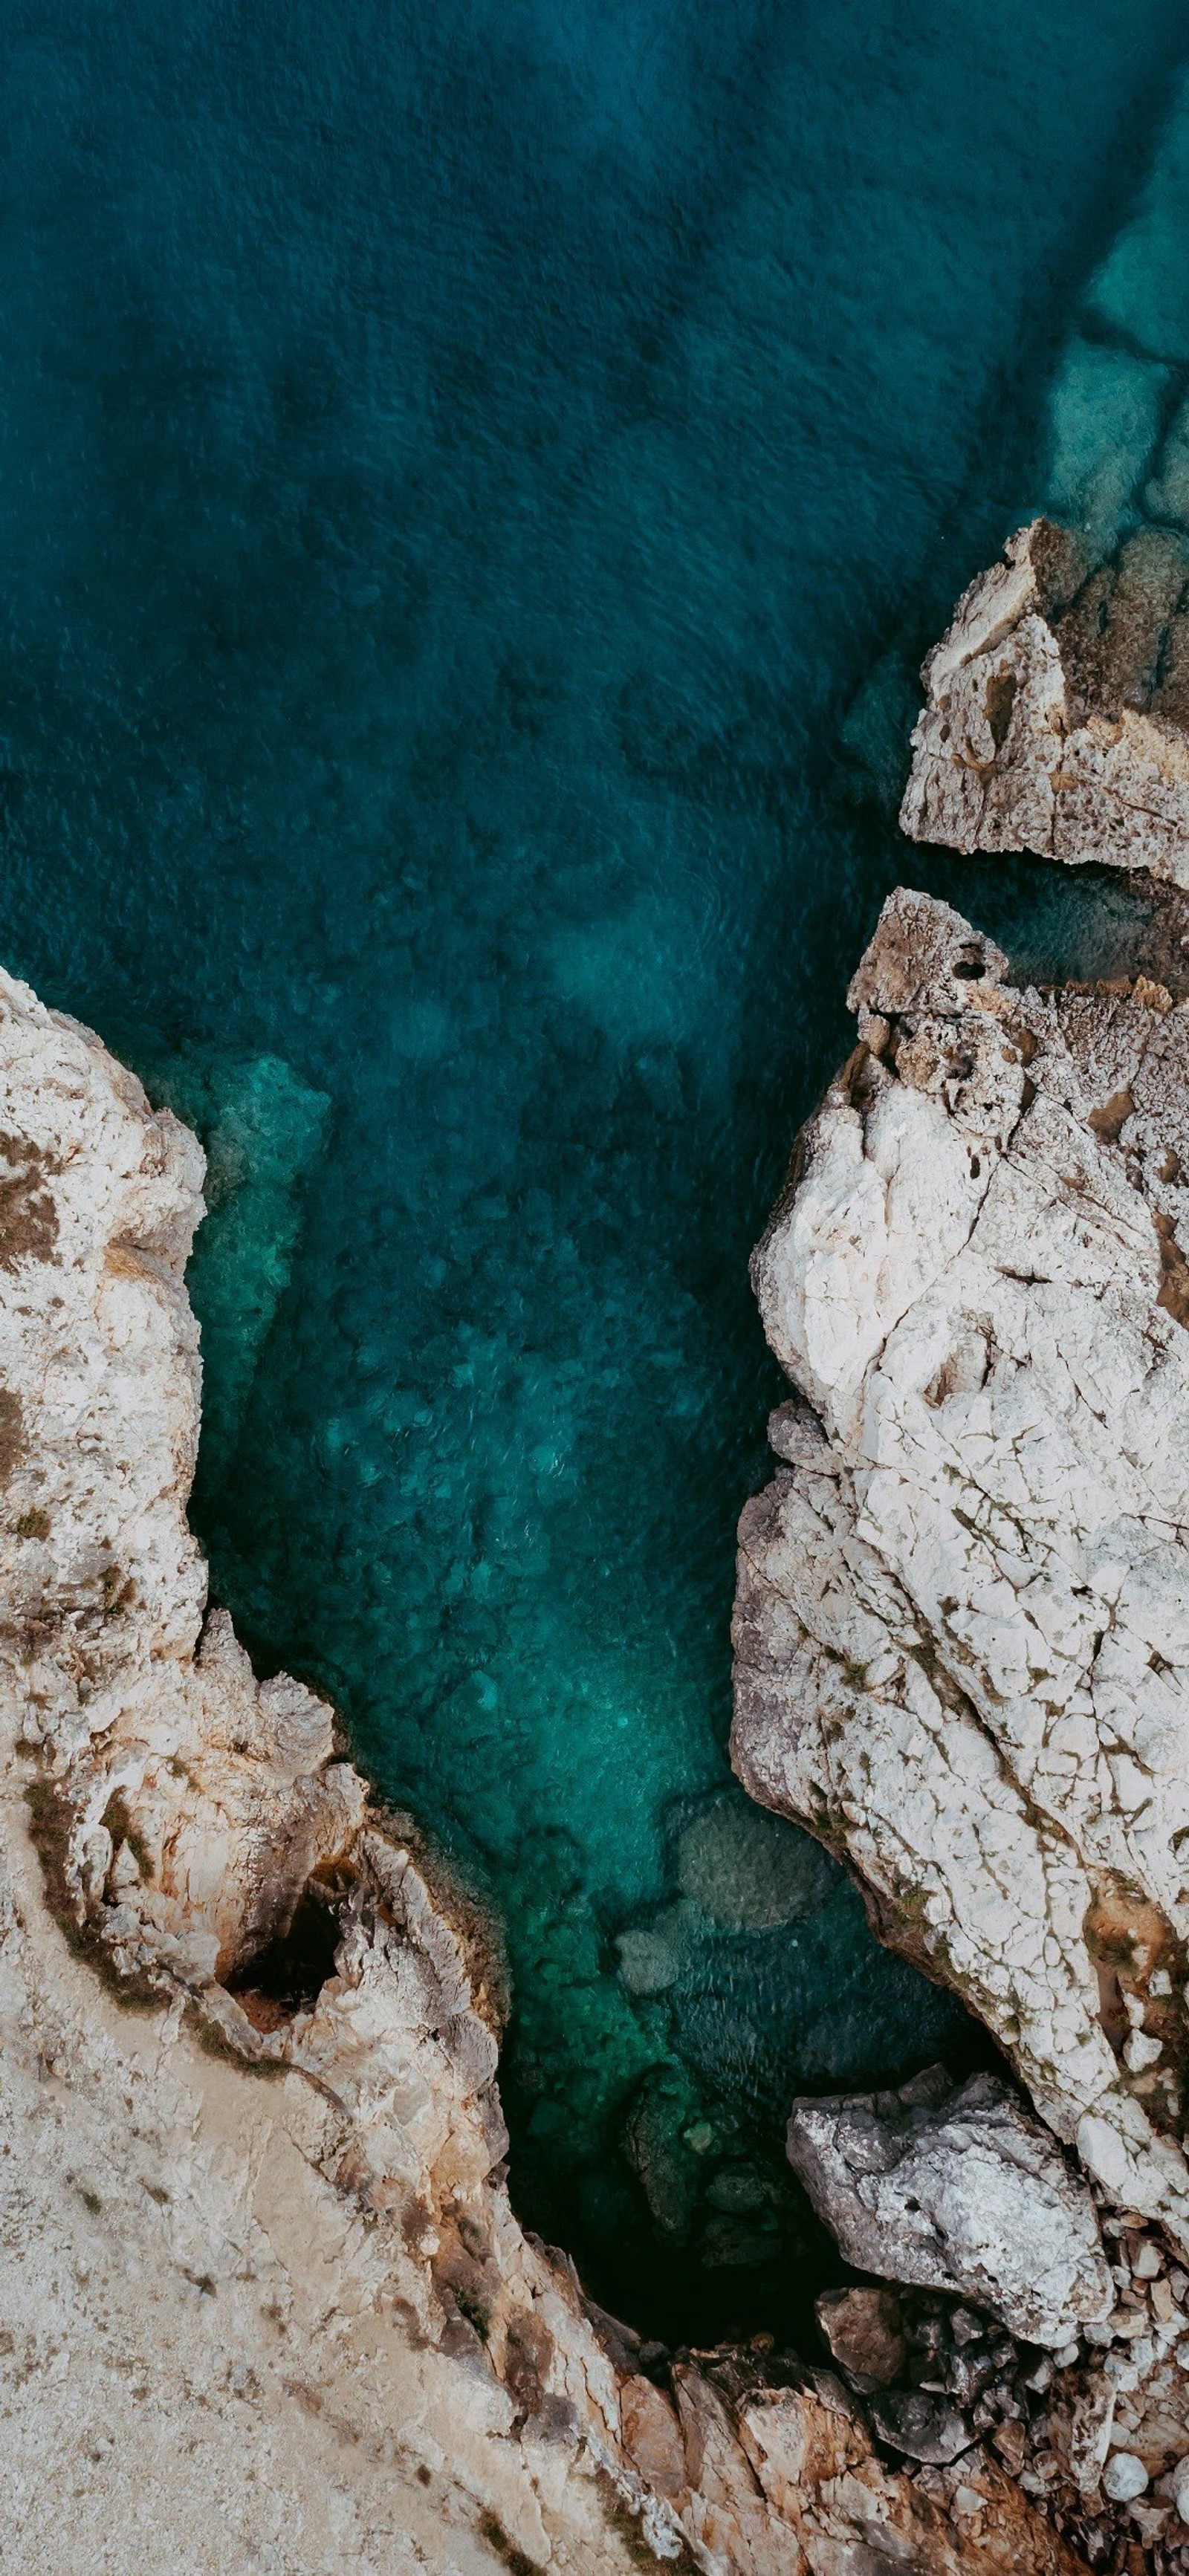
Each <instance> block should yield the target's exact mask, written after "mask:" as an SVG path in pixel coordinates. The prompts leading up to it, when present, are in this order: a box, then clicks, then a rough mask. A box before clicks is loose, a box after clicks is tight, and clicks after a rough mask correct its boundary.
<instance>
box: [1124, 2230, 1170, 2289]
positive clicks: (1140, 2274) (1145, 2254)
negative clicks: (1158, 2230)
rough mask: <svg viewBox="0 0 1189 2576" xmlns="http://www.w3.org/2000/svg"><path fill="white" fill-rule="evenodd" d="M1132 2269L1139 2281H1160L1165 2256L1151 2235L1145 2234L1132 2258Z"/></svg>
mask: <svg viewBox="0 0 1189 2576" xmlns="http://www.w3.org/2000/svg"><path fill="white" fill-rule="evenodd" d="M1131 2269H1132V2271H1133V2273H1134V2275H1135V2278H1136V2280H1137V2281H1158V2280H1159V2278H1160V2275H1161V2273H1162V2271H1163V2270H1164V2257H1163V2255H1162V2254H1161V2251H1160V2248H1159V2246H1158V2245H1153V2243H1152V2239H1151V2237H1150V2236H1145V2237H1144V2239H1143V2242H1142V2244H1140V2245H1138V2246H1137V2247H1136V2250H1135V2254H1134V2256H1133V2258H1132V2264H1131Z"/></svg>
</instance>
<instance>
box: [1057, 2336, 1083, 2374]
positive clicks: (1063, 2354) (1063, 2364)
mask: <svg viewBox="0 0 1189 2576" xmlns="http://www.w3.org/2000/svg"><path fill="white" fill-rule="evenodd" d="M1077 2357H1078V2347H1077V2345H1076V2343H1063V2344H1062V2346H1061V2349H1060V2351H1059V2352H1055V2353H1054V2355H1053V2359H1054V2361H1055V2363H1056V2365H1057V2368H1058V2370H1072V2369H1073V2365H1074V2363H1075V2361H1076V2360H1077Z"/></svg>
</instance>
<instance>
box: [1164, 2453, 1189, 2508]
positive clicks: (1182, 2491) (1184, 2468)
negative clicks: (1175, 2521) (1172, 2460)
mask: <svg viewBox="0 0 1189 2576" xmlns="http://www.w3.org/2000/svg"><path fill="white" fill-rule="evenodd" d="M1168 2483H1169V2488H1170V2491H1171V2494H1172V2500H1173V2503H1174V2504H1175V2506H1176V2508H1177V2512H1178V2514H1179V2515H1180V2518H1181V2521H1182V2522H1189V2459H1187V2460H1178V2461H1177V2464H1176V2467H1175V2469H1173V2470H1172V2472H1171V2474H1170V2477H1169V2481H1168Z"/></svg>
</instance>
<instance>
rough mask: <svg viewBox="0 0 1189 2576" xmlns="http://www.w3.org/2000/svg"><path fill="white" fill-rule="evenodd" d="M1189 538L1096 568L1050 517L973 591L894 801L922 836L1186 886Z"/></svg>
mask: <svg viewBox="0 0 1189 2576" xmlns="http://www.w3.org/2000/svg"><path fill="white" fill-rule="evenodd" d="M1187 601H1189V538H1187V537H1186V536H1185V534H1184V533H1183V531H1180V530H1173V529H1169V528H1143V529H1140V530H1139V531H1138V532H1137V533H1135V534H1134V535H1132V536H1131V537H1130V538H1128V539H1127V541H1126V542H1125V543H1124V544H1123V546H1122V547H1121V548H1120V550H1119V552H1118V553H1117V554H1116V555H1115V556H1114V557H1113V558H1112V559H1111V560H1110V561H1109V562H1108V563H1105V564H1102V565H1098V566H1095V567H1094V568H1093V569H1092V570H1091V569H1089V568H1088V566H1087V564H1086V561H1085V559H1084V557H1082V556H1081V555H1080V553H1079V551H1078V548H1077V546H1076V543H1075V541H1074V540H1073V539H1071V538H1069V537H1067V536H1066V535H1065V534H1064V533H1063V532H1062V531H1061V530H1059V529H1057V528H1054V527H1051V526H1050V525H1049V524H1048V523H1047V522H1046V521H1044V520H1037V521H1035V522H1034V523H1033V525H1032V526H1031V527H1028V528H1023V529H1021V530H1020V531H1019V532H1018V534H1017V535H1016V536H1014V537H1012V538H1011V539H1010V541H1009V543H1008V545H1007V547H1006V548H1005V551H1004V555H1003V559H1002V561H1001V562H999V563H997V564H995V565H993V566H992V567H991V569H990V571H989V572H985V573H981V574H980V575H979V577H978V579H977V580H976V581H973V582H972V583H971V585H970V587H969V589H968V590H967V591H966V592H964V594H963V596H962V598H961V599H960V600H959V602H958V606H957V608H956V610H955V612H954V617H953V621H952V623H951V625H950V627H949V630H948V632H947V633H946V635H945V636H944V637H943V638H942V641H941V643H940V644H938V645H937V646H935V648H934V650H933V652H932V653H931V654H930V655H929V657H928V660H927V661H926V663H925V666H924V669H923V672H922V675H921V676H922V679H923V681H924V684H925V689H926V704H925V708H924V711H923V713H922V714H921V716H920V719H919V721H918V723H917V725H916V728H915V731H914V733H913V737H912V743H913V761H912V770H911V774H910V777H909V782H908V786H907V788H906V790H905V795H904V801H903V804H902V806H901V811H900V821H901V825H902V827H903V829H904V831H906V832H907V833H908V834H909V835H910V837H911V838H912V839H914V840H918V841H939V842H943V843H946V844H947V845H948V846H949V847H951V848H953V849H958V850H968V851H969V850H1035V851H1037V852H1040V853H1041V854H1043V855H1045V856H1047V857H1051V858H1055V859H1063V860H1065V861H1066V862H1068V863H1069V864H1071V865H1080V864H1083V863H1086V862H1089V861H1098V862H1101V863H1102V864H1104V865H1107V866H1111V867H1123V868H1140V869H1146V870H1147V871H1148V872H1149V873H1150V874H1151V875H1152V876H1154V877H1156V878H1165V879H1168V880H1170V881H1171V882H1172V883H1174V884H1176V885H1179V886H1189V740H1187V739H1186V734H1185V731H1184V727H1185V725H1186V722H1187V721H1189V606H1187Z"/></svg>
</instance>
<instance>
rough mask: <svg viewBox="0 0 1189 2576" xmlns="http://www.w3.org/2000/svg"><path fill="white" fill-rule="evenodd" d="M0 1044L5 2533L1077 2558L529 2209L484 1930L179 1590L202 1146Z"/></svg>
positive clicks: (564, 2566) (732, 2553) (287, 2543)
mask: <svg viewBox="0 0 1189 2576" xmlns="http://www.w3.org/2000/svg"><path fill="white" fill-rule="evenodd" d="M0 1084H2V1087H3V1096H4V1106H3V1134H2V1138H0V1163H2V1168H0V1599H2V1604H3V1607H2V1612H0V1622H2V1625H0V1661H2V1666H3V1690H2V1694H0V1856H2V1857H3V1864H4V1866H3V1875H2V1882H0V2078H2V2080H0V2127H2V2128H3V2132H4V2136H3V2144H4V2147H5V2149H6V2150H8V2152H6V2153H5V2154H4V2155H3V2156H2V2157H0V2212H2V2217H0V2405H2V2406H3V2408H4V2410H5V2451H4V2456H5V2465H6V2470H7V2471H8V2476H7V2478H6V2493H5V2514H4V2523H3V2530H2V2531H0V2563H3V2564H4V2565H11V2566H13V2567H14V2568H16V2567H18V2566H19V2567H20V2568H21V2570H22V2571H23V2576H40V2571H45V2576H59V2571H60V2570H61V2568H62V2567H63V2565H67V2564H69V2565H71V2566H74V2565H82V2564H87V2565H95V2566H102V2567H103V2568H104V2569H105V2570H106V2571H108V2576H125V2571H127V2576H132V2571H134V2570H135V2571H137V2576H186V2571H189V2570H191V2569H192V2570H194V2571H195V2576H198V2571H199V2570H201V2571H203V2576H208V2571H216V2576H223V2572H224V2571H226V2576H239V2571H241V2570H245V2571H246V2570H248V2569H256V2568H260V2569H265V2570H267V2571H269V2576H338V2571H340V2570H342V2571H344V2576H345V2571H347V2570H351V2571H355V2570H357V2569H359V2568H361V2567H376V2568H381V2567H382V2568H383V2569H384V2570H385V2571H386V2576H403V2571H405V2570H406V2569H408V2570H412V2569H414V2568H426V2567H428V2568H433V2569H441V2570H442V2571H443V2576H447V2572H448V2571H455V2576H471V2571H477V2570H479V2569H480V2568H484V2567H492V2566H495V2565H503V2566H505V2567H509V2566H510V2567H514V2568H517V2569H519V2570H521V2571H523V2570H524V2569H526V2568H537V2567H550V2568H554V2569H556V2570H559V2571H573V2576H602V2572H603V2571H605V2576H611V2571H613V2570H616V2569H625V2568H626V2567H628V2566H629V2565H630V2564H632V2563H638V2560H639V2556H640V2554H641V2553H643V2554H644V2555H645V2556H648V2555H654V2556H656V2557H657V2558H658V2559H660V2560H662V2561H666V2562H668V2563H669V2564H684V2565H686V2566H696V2567H698V2568H700V2569H701V2570H703V2571H704V2572H705V2576H797V2571H798V2570H800V2569H802V2568H804V2567H811V2568H812V2569H814V2570H815V2571H821V2576H836V2571H841V2570H843V2569H845V2570H847V2571H852V2570H855V2571H857V2570H859V2569H863V2570H866V2569H867V2568H869V2567H871V2568H874V2567H875V2566H882V2565H885V2564H894V2565H896V2566H897V2567H898V2568H907V2569H919V2570H921V2571H928V2576H951V2571H955V2576H956V2571H957V2570H958V2569H959V2568H961V2569H968V2568H974V2569H983V2570H987V2571H995V2576H999V2571H1002V2576H1009V2571H1012V2570H1018V2569H1024V2570H1032V2569H1036V2570H1046V2571H1051V2576H1063V2571H1071V2570H1072V2569H1073V2567H1074V2566H1075V2563H1076V2562H1075V2561H1074V2560H1073V2558H1072V2557H1071V2555H1070V2553H1069V2551H1068V2550H1067V2549H1066V2548H1065V2546H1064V2544H1063V2543H1062V2541H1061V2539H1060V2537H1059V2536H1058V2535H1057V2534H1055V2533H1054V2532H1053V2531H1052V2530H1050V2529H1049V2528H1048V2527H1046V2524H1045V2523H1044V2521H1043V2520H1042V2519H1041V2517H1040V2516H1039V2515H1038V2514H1037V2512H1036V2511H1035V2510H1034V2509H1033V2506H1032V2504H1031V2503H1030V2501H1029V2499H1028V2497H1027V2495H1026V2494H1025V2493H1023V2492H1022V2491H1021V2489H1020V2488H1019V2487H1018V2486H1017V2485H1016V2483H1015V2482H1014V2479H1013V2478H1012V2477H1011V2475H1010V2474H1008V2472H1007V2471H1006V2470H1005V2469H1004V2468H1003V2467H1002V2466H1001V2465H1000V2464H999V2463H997V2462H996V2461H995V2460H994V2459H992V2458H991V2457H990V2456H989V2455H988V2456H983V2455H981V2454H979V2453H978V2452H977V2451H974V2452H971V2454H970V2455H969V2470H968V2475H967V2476H966V2482H965V2484H963V2485H961V2487H960V2489H959V2490H956V2491H955V2492H956V2493H960V2497H961V2501H960V2503H958V2502H956V2501H955V2496H954V2495H951V2493H950V2492H949V2490H948V2489H946V2488H945V2486H944V2484H943V2485H942V2486H941V2487H939V2488H938V2489H937V2490H936V2491H930V2490H927V2489H926V2488H925V2487H924V2486H922V2484H921V2482H920V2480H919V2479H914V2477H913V2476H912V2475H910V2474H909V2473H907V2472H906V2471H902V2470H899V2469H892V2468H888V2467H886V2466H884V2465H882V2464H881V2460H880V2458H879V2457H878V2455H877V2453H876V2451H875V2449H874V2447H873V2443H872V2438H871V2432H870V2428H869V2425H868V2423H867V2421H866V2419H865V2417H864V2416H863V2414H862V2412H861V2409H860V2408H859V2406H858V2404H857V2401H856V2400H855V2399H854V2398H853V2397H852V2396H851V2395H850V2394H849V2393H848V2392H847V2390H846V2389H845V2388H844V2386H843V2384H842V2382H841V2381H840V2380H839V2379H838V2378H837V2377H836V2376H835V2375H832V2374H830V2373H827V2372H815V2371H813V2370H806V2369H804V2368H802V2367H800V2365H798V2363H797V2362H796V2359H795V2357H793V2356H783V2357H782V2356H772V2357H771V2358H768V2359H764V2360H761V2359H760V2358H759V2357H758V2356H756V2355H754V2354H749V2355H731V2354H717V2355H716V2354H702V2355H699V2356H684V2357H683V2356H680V2355H678V2356H665V2355H663V2354H658V2351H657V2349H656V2348H655V2347H654V2348H649V2349H647V2350H646V2349H645V2348H642V2347H641V2345H640V2344H639V2341H638V2338H636V2337H635V2336H634V2335H632V2334H631V2333H630V2332H628V2331H627V2330H626V2329H623V2328H619V2327H616V2326H614V2325H613V2324H612V2323H611V2321H610V2320H608V2319H605V2318H602V2317H600V2315H599V2313H598V2312H597V2311H596V2310H594V2309H592V2308H590V2307H589V2306H588V2305H587V2303H586V2302H585V2301H584V2299H583V2297H582V2294H581V2291H580V2288H579V2285H578V2283H577V2281H576V2279H575V2276H574V2274H573V2270H572V2267H571V2266H570V2265H569V2264H568V2263H567V2261H566V2260H565V2258H564V2257H562V2256H560V2255H556V2254H553V2253H550V2252H549V2251H547V2250H546V2249H544V2248H542V2247H541V2246H540V2245H539V2244H537V2243H536V2242H535V2241H534V2240H532V2239H531V2238H529V2237H527V2236H526V2235H525V2233H524V2231H523V2230H522V2229H521V2227H520V2226H519V2224H518V2222H517V2220H516V2218H515V2216H514V2214H513V2212H512V2209H511V2207H510V2204H509V2200H508V2195H507V2189H506V2183H505V2169H504V2164H503V2155H504V2149H505V2146H506V2137H505V2132H504V2128H503V2123H502V2119H501V2115H500V2107H499V2099H498V2093H497V2090H496V2085H495V2072H496V2057H497V2030H498V2002H499V1998H498V1985H499V1980H498V1973H497V1970H496V1967H495V1964H494V1961H493V1956H492V1952H491V1947H490V1944H489V1943H488V1942H487V1941H486V1940H485V1939H484V1937H483V1929H482V1926H481V1924H480V1923H479V1922H478V1921H477V1920H476V1918H475V1917H474V1916H473V1914H472V1912H471V1911H470V1910H469V1909H468V1907H467V1906H466V1904H465V1902H464V1900H463V1899H462V1898H461V1897H460V1896H459V1895H458V1894H457V1893H456V1892H452V1891H451V1890H449V1889H448V1888H445V1887H444V1886H443V1884H442V1882H441V1880H440V1877H439V1875H438V1874H436V1873H435V1872H434V1870H433V1869H432V1868H430V1867H429V1866H428V1865H427V1864H426V1863H425V1861H424V1859H423V1858H421V1857H420V1856H419V1855H418V1853H417V1852H416V1850H415V1849H414V1847H413V1845H412V1843H411V1842H410V1839H409V1837H408V1835H407V1833H406V1832H405V1831H404V1830H403V1828H402V1827H401V1825H400V1823H399V1820H395V1819H392V1818H391V1817H387V1818H386V1817H385V1816H383V1815H382V1814H380V1813H378V1812H377V1811H376V1810H375V1809H374V1808H373V1806H372V1805H371V1802H370V1801H369V1798H368V1795H367V1791H366V1789H365V1786H364V1784H363V1782H362V1781H361V1780H360V1778H359V1776H358V1774H357V1773H356V1772H355V1771H354V1770H353V1769H352V1767H351V1765H350V1763H349V1762H348V1761H346V1760H345V1759H344V1758H343V1755H342V1751H341V1748H340V1747H339V1745H338V1743H337V1741H336V1731H335V1725H334V1720H333V1716H332V1713H331V1712H330V1710H329V1709H328V1708H327V1707H326V1706H325V1705H324V1704H323V1703H322V1702H321V1701H320V1700H318V1699H317V1698H315V1697H314V1696H313V1694H312V1693H310V1692H309V1691H308V1690H305V1689H304V1688H302V1687H301V1686H300V1685H298V1684H296V1683H294V1682H291V1681H289V1680H286V1679H285V1678H283V1677H282V1678H280V1679H278V1680H275V1681H273V1682H269V1683H266V1684H264V1685H263V1686H260V1685H258V1684H257V1682H256V1681H255V1678H254V1676H253V1674H252V1672H251V1669H250V1667H249V1664H248V1662H247V1659H246V1657H245V1656H244V1655H243V1653H242V1652H241V1650H240V1649H239V1647H238V1646H237V1644H236V1641H235V1638H234V1635H233V1632H232V1629H231V1625H230V1622H229V1621H228V1619H227V1618H226V1617H225V1616H224V1615H223V1614H221V1613H219V1612H217V1611H216V1612H213V1613H212V1614H211V1615H210V1616H209V1617H206V1618H205V1620H204V1609H205V1581H204V1569H203V1565H202V1562H201V1558H200V1556H199V1553H198V1550H197V1548H196V1546H195V1544H194V1541H193V1539H192V1538H191V1536H190V1533H189V1530H188V1528H187V1524H186V1518H185V1504H186V1498H187V1495H188V1491H189V1484H190V1478H191V1473H192V1469H193V1464H194V1454H195V1446H196V1437H197V1428H198V1393H199V1370H198V1356H197V1343H196V1333H195V1328H194V1324H193V1321H192V1318H191V1315H190V1311H189V1307H188V1305H187V1302H186V1298H185V1293H184V1289H183V1286H182V1265H183V1263H184V1260H185V1256H186V1252H187V1248H188V1245H189V1242H190V1238H191V1234H192V1231H193V1228H194V1224H195V1222H196V1219H197V1218H198V1216H199V1214H200V1212H201V1198H200V1188H201V1181H202V1162H201V1156H200V1154H199V1152H198V1148H197V1147H196V1145H195V1143H194V1140H193V1139H192V1137H190V1136H189V1135H188V1133H187V1132H186V1130H185V1129H184V1128H181V1127H180V1126H179V1125H178V1124H177V1122H176V1121H175V1120H174V1119H173V1118H171V1117H170V1116H169V1115H168V1113H162V1114H161V1115H159V1116H155V1115H154V1114H153V1113H152V1112H151V1110H150V1108H149V1106H148V1103H147V1102H146V1100H145V1098H144V1095H143V1093H142V1092H141V1090H140V1088H139V1085H138V1084H137V1083H136V1082H135V1081H134V1080H133V1079H132V1078H131V1077H130V1076H129V1075H128V1074H126V1073H125V1072H123V1070H122V1069H121V1068H120V1067H119V1066H118V1065H117V1064H116V1063H115V1062H114V1061H113V1060H112V1058H111V1057H110V1056H109V1055H107V1054H106V1053H105V1051H104V1050H103V1048H102V1047H101V1046H100V1045H99V1043H98V1041H97V1040H96V1039H94V1038H93V1037H91V1036H90V1035H89V1033H88V1032H87V1031H85V1030H83V1029H80V1028H79V1027H77V1026H76V1025H75V1024H74V1023H72V1022H70V1021H67V1020H64V1019H62V1018H60V1017H58V1016H57V1015H55V1014H53V1013H51V1012H48V1011H46V1010H44V1009H43V1008H42V1007H41V1006H40V1005H39V1004H38V1003H37V1001H36V1000H35V998H34V996H33V995H32V994H31V993H30V992H29V991H28V990H27V989H26V988H25V987H23V986H22V985H19V984H17V983H14V982H12V981H11V980H10V979H8V978H7V977H0ZM97 1972H98V1973H97ZM646 2363H647V2367H645V2364H646ZM962 2465H963V2467H964V2468H965V2465H966V2464H965V2463H963V2464H962ZM922 2474H923V2473H922Z"/></svg>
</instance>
